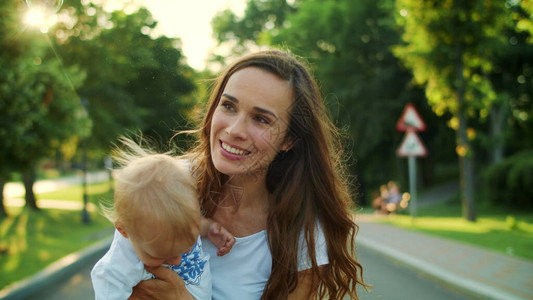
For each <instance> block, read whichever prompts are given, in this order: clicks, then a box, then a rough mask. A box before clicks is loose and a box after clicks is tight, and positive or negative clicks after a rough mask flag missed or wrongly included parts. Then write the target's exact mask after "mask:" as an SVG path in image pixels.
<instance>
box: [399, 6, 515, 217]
mask: <svg viewBox="0 0 533 300" xmlns="http://www.w3.org/2000/svg"><path fill="white" fill-rule="evenodd" d="M395 5H396V10H397V12H398V14H397V22H398V25H399V26H400V27H401V28H402V30H403V33H402V39H403V41H404V43H403V44H401V45H399V46H397V47H395V49H394V53H395V55H396V56H397V57H399V58H400V59H401V60H402V61H403V63H404V64H405V65H406V66H407V67H408V68H409V69H410V70H412V72H413V75H414V80H415V82H416V83H417V84H419V85H423V86H424V87H425V91H426V97H427V98H428V100H429V103H430V105H431V106H432V108H433V110H434V111H435V112H436V113H437V114H438V115H443V114H444V113H445V112H447V111H448V112H450V113H451V114H452V116H453V117H452V119H451V122H450V124H451V126H452V128H454V129H455V130H456V132H457V142H456V143H457V147H456V151H457V154H458V156H459V161H460V173H461V198H462V201H463V216H464V217H465V218H466V219H467V220H469V221H475V220H476V213H475V210H474V180H475V176H474V175H475V173H474V165H473V156H474V153H473V149H472V146H471V139H470V138H469V133H470V136H472V133H473V129H472V128H470V127H469V124H468V122H469V120H470V119H476V118H479V116H484V115H485V116H486V115H488V110H489V107H490V104H491V103H492V102H493V101H494V99H495V98H496V95H495V92H494V89H493V87H492V85H491V82H490V80H489V79H488V76H487V75H488V74H489V73H490V71H491V70H492V68H493V60H494V57H495V54H496V53H498V51H500V49H501V48H502V46H503V41H504V39H503V37H504V36H503V30H504V28H506V26H507V24H506V22H508V20H509V18H508V17H507V15H508V14H509V11H508V10H507V9H506V7H505V2H504V1H477V0H476V1H474V0H473V1H430V0H423V1H419V0H398V1H396V3H395Z"/></svg>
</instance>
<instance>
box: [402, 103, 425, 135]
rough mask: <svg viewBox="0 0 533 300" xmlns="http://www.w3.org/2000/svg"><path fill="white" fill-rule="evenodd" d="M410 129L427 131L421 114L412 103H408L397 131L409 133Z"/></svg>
mask: <svg viewBox="0 0 533 300" xmlns="http://www.w3.org/2000/svg"><path fill="white" fill-rule="evenodd" d="M409 129H410V130H414V131H426V123H425V122H424V120H422V117H420V114H419V113H418V111H417V110H416V108H415V106H414V105H413V104H412V103H407V105H406V106H405V108H404V109H403V112H402V116H401V117H400V120H398V123H396V130H398V131H407V130H409Z"/></svg>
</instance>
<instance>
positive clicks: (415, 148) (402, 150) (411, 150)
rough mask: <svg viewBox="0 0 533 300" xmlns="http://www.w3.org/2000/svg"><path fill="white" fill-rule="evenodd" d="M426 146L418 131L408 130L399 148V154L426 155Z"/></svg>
mask: <svg viewBox="0 0 533 300" xmlns="http://www.w3.org/2000/svg"><path fill="white" fill-rule="evenodd" d="M427 153H428V151H427V149H426V146H424V144H423V143H422V141H421V140H420V138H419V137H418V135H417V134H416V132H414V131H413V130H408V131H407V133H406V134H405V136H404V137H403V141H402V144H401V145H400V147H399V148H398V151H397V154H398V156H426V155H427Z"/></svg>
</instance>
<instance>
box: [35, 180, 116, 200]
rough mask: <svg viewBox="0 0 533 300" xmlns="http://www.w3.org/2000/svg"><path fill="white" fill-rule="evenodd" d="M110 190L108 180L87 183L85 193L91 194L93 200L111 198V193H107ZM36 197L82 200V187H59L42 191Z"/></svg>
mask: <svg viewBox="0 0 533 300" xmlns="http://www.w3.org/2000/svg"><path fill="white" fill-rule="evenodd" d="M109 190H110V184H109V182H100V183H96V184H90V185H87V194H88V195H93V196H94V197H95V198H97V199H95V200H98V201H101V200H111V199H113V195H112V194H111V193H109V194H108V193H107V192H108V191H109ZM38 199H54V200H65V201H82V200H81V199H83V187H82V186H78V185H74V186H70V187H67V188H64V189H60V190H57V191H53V192H48V193H42V194H39V195H38Z"/></svg>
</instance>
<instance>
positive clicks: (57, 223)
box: [0, 184, 113, 289]
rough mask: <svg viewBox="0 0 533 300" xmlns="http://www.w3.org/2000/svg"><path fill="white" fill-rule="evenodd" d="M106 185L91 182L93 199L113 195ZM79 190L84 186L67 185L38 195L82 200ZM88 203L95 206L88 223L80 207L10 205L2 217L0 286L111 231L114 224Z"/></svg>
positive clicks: (81, 247)
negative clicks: (39, 207) (48, 207)
mask: <svg viewBox="0 0 533 300" xmlns="http://www.w3.org/2000/svg"><path fill="white" fill-rule="evenodd" d="M104 185H106V186H109V185H108V184H96V185H91V186H89V188H88V191H89V192H88V194H89V201H90V202H92V203H97V202H99V201H101V200H103V199H112V194H111V192H110V191H109V190H108V189H107V188H106V189H104V188H103V186H104ZM80 191H81V187H80V188H79V190H78V189H77V188H67V189H64V190H60V191H57V192H54V193H47V194H46V195H45V194H41V195H37V197H38V199H47V198H49V196H50V195H51V196H53V197H51V196H50V197H51V198H53V199H63V200H72V199H78V200H73V201H82V200H81V199H82V198H81V195H82V193H81V192H80ZM78 194H79V196H78ZM56 196H57V197H56ZM89 207H92V209H90V210H89V214H90V218H91V222H90V223H89V224H83V223H82V221H81V211H79V210H58V209H42V210H40V211H30V210H28V209H23V208H16V207H8V208H7V211H8V214H9V216H8V217H6V218H2V219H0V289H2V288H4V287H6V286H7V285H9V284H11V283H13V282H16V281H19V280H21V279H24V278H26V277H28V276H31V275H34V274H36V273H37V272H39V271H40V270H42V269H43V268H45V267H46V266H48V265H49V264H51V263H52V262H54V261H56V260H58V259H60V258H62V257H64V256H66V255H68V254H70V253H73V252H76V251H79V250H82V249H83V248H85V247H87V246H89V245H91V244H94V243H96V242H97V241H100V240H102V239H103V238H106V237H108V236H109V235H110V234H112V232H113V226H112V224H111V223H110V222H109V221H108V220H107V219H105V218H104V217H103V216H101V215H100V214H99V213H98V212H97V211H96V209H95V206H94V205H93V206H89Z"/></svg>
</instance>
